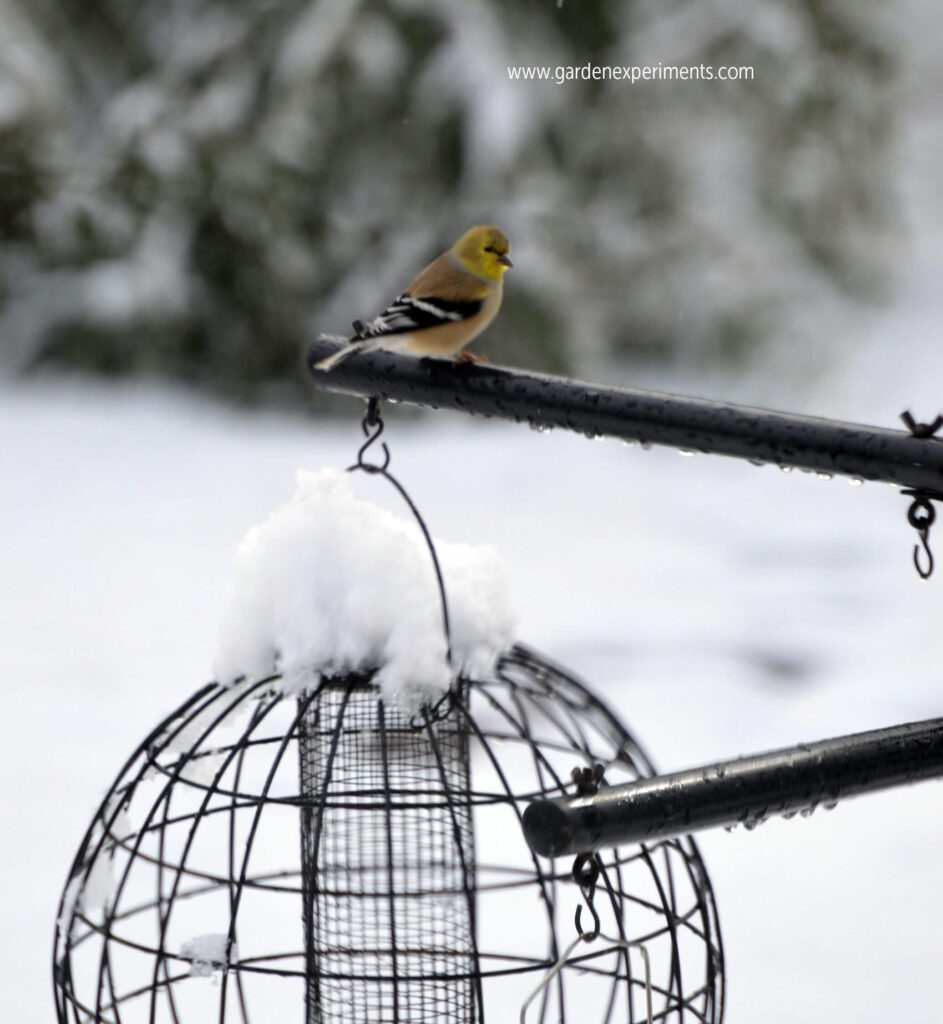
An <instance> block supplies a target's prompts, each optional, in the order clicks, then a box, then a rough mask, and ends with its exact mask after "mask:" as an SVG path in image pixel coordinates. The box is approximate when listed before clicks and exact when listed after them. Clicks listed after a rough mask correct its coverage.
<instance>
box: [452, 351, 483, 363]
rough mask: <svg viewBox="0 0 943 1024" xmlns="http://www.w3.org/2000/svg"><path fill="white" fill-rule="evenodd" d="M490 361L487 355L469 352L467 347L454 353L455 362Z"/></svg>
mask: <svg viewBox="0 0 943 1024" xmlns="http://www.w3.org/2000/svg"><path fill="white" fill-rule="evenodd" d="M490 361H491V360H490V359H488V357H487V356H480V355H478V354H477V353H475V352H469V351H468V349H467V348H463V349H462V350H461V351H460V352H456V353H455V362H456V363H488V362H490Z"/></svg>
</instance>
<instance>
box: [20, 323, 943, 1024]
mask: <svg viewBox="0 0 943 1024" xmlns="http://www.w3.org/2000/svg"><path fill="white" fill-rule="evenodd" d="M902 338H903V336H902ZM913 351H914V353H915V355H916V353H917V352H922V355H921V359H920V360H918V359H916V358H914V360H913V363H912V364H911V370H910V372H909V373H907V374H904V373H903V372H901V373H900V376H899V379H897V380H895V383H894V387H895V390H894V392H893V393H890V390H888V393H886V394H885V395H884V400H883V401H879V402H877V403H876V404H875V405H874V406H873V407H872V409H871V411H872V413H873V415H871V414H869V399H870V397H871V396H870V395H868V396H867V398H866V399H862V400H861V401H859V402H858V403H857V405H856V403H855V402H854V400H853V396H854V393H855V392H854V390H853V389H851V388H849V389H848V392H847V397H846V398H845V399H843V400H841V401H840V403H839V404H840V405H841V406H842V407H841V408H839V409H838V410H833V409H832V408H828V407H825V406H822V407H820V409H821V411H823V412H832V411H838V412H840V413H842V414H845V415H854V414H857V415H858V416H860V417H861V418H872V419H874V420H877V421H880V422H883V423H890V422H891V415H890V414H891V411H892V410H893V411H894V412H896V411H898V410H899V408H900V407H902V406H903V405H904V404H907V403H908V402H912V404H913V405H914V407H915V411H918V412H921V413H928V412H929V411H931V406H930V404H929V403H931V402H933V401H934V400H938V395H937V397H936V399H934V397H933V388H932V386H931V384H930V383H928V382H927V378H926V373H925V371H926V358H930V356H929V352H928V347H927V346H925V345H923V344H916V343H915V348H914V350H913ZM899 356H900V352H899V353H898V355H897V356H895V357H894V359H893V360H889V361H888V366H887V367H885V368H884V371H885V372H887V373H889V372H890V368H891V366H890V363H891V362H892V361H893V362H894V364H895V365H900V364H899V362H898V359H899ZM869 358H872V359H878V358H879V356H878V355H877V354H874V353H872V356H871V357H869ZM873 372H874V369H873V367H871V366H869V369H868V373H867V378H868V379H869V380H870V379H871V374H872V373H873ZM935 379H936V380H937V381H938V380H940V379H941V377H940V375H939V373H937V374H936V376H935ZM931 383H932V382H931ZM865 386H866V380H865V378H864V377H863V376H862V377H861V388H862V392H861V393H863V394H866V390H865ZM921 399H922V400H923V402H924V403H928V404H924V405H921V404H920V401H921ZM397 413H399V410H393V411H392V412H391V413H390V415H389V416H388V429H387V435H386V439H387V440H388V441H389V443H390V445H391V448H392V452H393V467H392V468H393V469H394V470H395V472H396V473H397V474H398V475H399V476H400V478H401V479H402V481H403V482H404V483H405V485H406V486H407V487H408V488H409V489H410V491H411V492H412V494H413V497H414V498H415V499H416V501H417V502H418V504H419V506H420V508H421V509H422V511H423V512H424V514H425V515H426V517H427V520H428V522H429V524H430V528H431V529H432V530H433V532H435V533H436V535H437V536H440V537H442V538H444V539H448V540H454V541H463V542H470V543H476V544H477V543H490V544H493V545H495V546H496V547H497V548H498V550H499V551H500V552H501V553H502V554H503V556H504V558H505V560H506V563H507V566H508V571H509V576H510V584H511V590H512V599H513V603H514V606H515V610H516V612H517V614H518V617H519V622H520V629H519V635H520V637H521V638H522V639H524V640H525V641H527V642H528V643H530V644H533V645H534V646H536V647H537V648H539V649H541V650H543V651H544V652H545V653H547V654H548V655H550V656H552V657H553V658H554V659H555V660H558V661H560V662H562V663H563V664H565V665H567V666H568V667H570V668H571V669H572V670H574V671H575V672H577V673H578V674H580V675H582V676H583V677H584V678H585V679H586V680H587V681H588V682H589V683H590V684H591V685H592V686H594V687H595V688H596V689H597V691H598V692H599V693H601V694H602V695H604V696H605V697H606V698H607V699H608V700H609V701H610V702H611V703H612V704H613V705H614V707H615V708H617V709H618V712H619V713H620V714H621V716H622V717H623V719H624V720H625V721H626V722H627V723H628V724H629V726H630V728H632V730H633V731H634V732H635V733H636V735H637V736H638V737H639V738H640V739H641V741H642V742H643V744H644V745H645V746H646V747H647V749H648V750H649V751H650V752H651V754H652V756H653V758H654V759H655V761H656V764H657V765H658V766H659V768H660V769H662V770H668V769H674V768H680V767H683V766H685V765H690V764H695V763H698V762H701V761H704V760H707V759H713V758H720V757H726V756H733V755H736V754H738V753H747V752H750V751H756V750H762V749H768V748H772V747H776V746H780V745H785V744H789V743H793V742H797V741H800V740H806V739H815V738H819V737H824V736H829V735H835V734H840V733H844V732H851V731H855V730H859V729H867V728H871V727H878V726H881V725H886V724H891V723H895V722H899V721H907V720H917V719H920V718H927V717H933V716H935V715H938V714H939V713H940V699H939V692H940V656H939V612H940V608H941V604H943V599H941V596H940V595H941V591H940V587H941V586H943V582H941V578H940V577H939V576H937V577H935V578H934V579H933V580H932V581H931V582H929V583H924V582H922V581H920V580H919V579H918V578H917V577H916V575H915V573H914V571H913V568H912V566H911V565H910V550H911V545H912V543H913V538H912V537H911V535H910V533H909V531H908V529H907V527H906V523H905V520H904V513H905V510H906V503H905V500H904V499H903V498H902V497H901V496H900V495H899V494H897V493H896V492H895V491H894V490H893V489H892V488H890V487H886V486H882V485H874V484H870V485H866V486H863V487H853V486H850V485H849V483H848V482H847V481H844V480H840V479H836V480H832V481H829V482H824V481H822V480H819V479H816V478H814V477H812V476H808V475H803V474H800V473H792V474H788V475H787V474H784V473H781V472H779V471H777V470H776V469H773V468H769V467H767V468H763V469H758V468H754V467H751V466H748V465H746V464H741V463H739V462H735V461H732V460H726V459H715V458H708V457H704V456H698V457H695V458H681V457H679V455H678V454H677V453H675V452H673V451H670V450H658V449H654V450H652V451H647V452H646V451H642V450H640V449H638V448H626V447H624V446H622V445H621V444H619V443H616V442H600V443H591V442H589V441H586V440H585V439H583V438H580V437H574V436H568V435H565V434H563V433H552V434H549V435H539V434H536V433H533V432H531V431H528V430H526V429H520V428H515V427H513V426H510V425H504V424H496V423H491V422H486V421H474V422H471V421H466V420H463V419H460V418H459V417H456V416H452V415H438V416H428V417H424V418H422V419H420V420H416V419H410V418H407V417H404V416H402V415H401V414H400V415H397ZM0 439H2V450H3V472H2V476H0V566H2V568H3V588H2V591H0V672H2V676H3V680H4V685H5V688H6V691H7V693H8V695H9V697H8V703H7V713H6V715H4V716H3V717H2V719H0V751H2V753H0V757H2V761H0V769H2V778H3V788H4V792H3V805H2V816H3V818H2V820H3V823H4V829H3V831H4V836H5V843H4V855H3V864H4V870H3V872H2V875H0V879H2V880H0V886H2V890H3V892H2V897H0V899H2V906H3V908H4V929H3V936H4V938H3V946H2V957H0V960H2V963H3V965H4V967H3V973H4V976H5V980H4V997H3V1002H4V1006H5V1011H4V1016H5V1017H6V1016H7V1014H9V1019H11V1020H17V1021H20V1022H23V1024H29V1022H33V1021H35V1022H40V1021H43V1020H48V1019H49V1015H50V1013H51V1012H52V1007H51V1005H50V1003H49V998H50V997H49V994H48V993H49V964H48V953H49V947H50V940H51V932H52V926H53V920H54V916H55V903H56V899H57V896H58V893H59V891H60V889H61V886H62V885H63V883H64V881H65V875H66V871H67V869H68V865H69V862H70V860H71V857H72V856H73V854H74V851H75V849H76V846H77V844H78V842H79V839H80V838H81V835H82V833H83V831H84V828H85V827H86V825H87V823H88V821H89V819H90V817H91V814H92V812H93V810H94V808H95V806H96V803H97V801H98V799H99V798H100V796H101V794H102V792H103V790H104V788H105V787H106V785H107V784H108V783H109V782H110V780H111V779H112V778H113V776H114V775H115V774H116V772H117V770H118V768H119V767H120V764H121V763H122V761H123V758H124V757H125V756H126V755H127V754H129V753H130V752H131V750H132V749H133V748H134V747H135V746H136V744H137V743H138V742H139V741H140V739H141V738H142V737H143V736H144V734H145V732H146V730H148V729H149V728H150V727H151V726H152V725H153V724H154V723H155V722H156V721H157V720H158V718H159V717H161V716H162V715H164V714H165V713H166V712H168V711H169V710H171V709H172V708H173V707H175V706H176V705H178V704H179V703H181V702H182V701H183V700H184V698H186V697H187V696H188V695H189V694H190V693H191V692H192V691H193V690H195V689H196V688H197V687H198V686H199V685H200V684H202V683H203V682H205V681H206V679H207V678H208V677H209V664H210V660H211V658H212V655H213V651H214V648H215V645H216V636H217V631H218V628H219V623H220V619H221V615H222V611H223V606H224V603H225V594H226V590H227V587H228V583H229V579H230V574H231V562H232V554H233V551H234V549H235V547H236V545H237V544H238V542H239V540H240V539H241V538H242V536H243V535H244V533H245V531H246V529H247V528H248V527H249V526H250V525H251V524H253V523H256V522H259V521H261V520H263V519H264V518H265V517H266V516H267V514H268V513H269V512H271V511H272V510H273V509H274V508H275V507H277V506H279V505H281V504H283V503H284V502H285V501H286V500H287V498H288V497H289V496H290V494H291V492H292V490H293V487H294V473H295V470H296V469H298V468H299V467H306V468H311V469H316V468H319V467H322V466H334V467H343V466H346V465H348V464H349V462H350V461H351V458H352V456H353V454H354V453H355V451H356V445H357V444H358V443H359V431H358V427H357V425H356V424H355V423H354V422H353V421H349V422H344V423H332V424H325V423H321V422H311V421H305V420H303V419H300V418H294V417H291V416H286V415H279V414H277V413H272V412H268V413H261V412H260V413H250V414H246V413H240V412H236V411H233V410H230V409H225V408H221V407H218V406H211V405H207V404H205V403H202V402H200V401H199V400H197V399H195V398H192V397H190V396H187V395H184V394H181V393H179V392H170V391H164V390H156V389H150V388H144V387H141V386H131V387H110V388H109V387H103V386H95V385H79V384H74V383H73V384H69V383H65V382H60V383H54V384H50V383H47V384H45V385H43V386H40V385H22V384H21V385H19V386H17V387H15V388H13V387H10V388H7V389H6V390H4V391H3V392H2V393H0ZM357 488H358V492H359V493H362V494H364V495H366V496H369V497H370V498H372V499H374V500H377V501H379V502H380V503H382V504H387V505H388V506H389V507H390V508H393V509H396V499H395V496H391V495H390V494H388V493H387V488H385V487H384V485H383V484H382V482H380V481H377V480H367V479H360V480H358V481H357ZM396 510H397V512H399V509H396ZM941 543H943V535H941ZM940 794H941V790H940V788H939V786H938V785H937V784H935V783H927V784H924V785H922V786H919V787H916V788H913V789H911V790H904V791H895V792H891V793H888V794H885V795H881V796H872V797H867V798H862V799H860V800H858V801H857V802H856V801H849V802H848V803H846V804H842V805H841V806H840V807H839V808H838V809H837V810H834V811H832V812H831V813H825V812H819V813H817V814H816V815H814V817H813V818H812V819H811V820H808V821H807V820H801V819H795V820H793V821H790V822H785V821H781V820H776V821H773V822H770V823H768V824H767V825H766V826H765V827H763V828H761V829H758V830H756V831H754V832H752V833H746V832H744V831H742V830H741V831H737V832H734V833H732V834H728V833H725V832H720V833H718V834H709V835H705V836H704V838H703V840H702V849H703V851H704V854H705V857H706V859H707V863H708V867H709V869H710V870H711V872H712V876H713V880H714V883H715V887H716V893H717V897H718V901H719V906H720V913H721V921H722V925H723V929H724V937H725V942H726V948H727V955H728V969H729V985H730V988H729V995H730V1002H729V1015H728V1021H729V1022H731V1024H748V1022H752V1021H756V1020H763V1021H764V1022H767V1024H776V1022H786V1021H790V1022H792V1021H794V1020H796V1019H810V1020H811V1019H814V1020H829V1021H831V1022H835V1024H841V1022H848V1024H851V1022H852V1021H854V1022H855V1024H862V1022H870V1021H875V1022H877V1021H884V1020H888V1019H903V1020H907V1021H908V1022H914V1024H917V1022H925V1024H931V1022H935V1021H936V1020H938V1010H937V1008H936V1000H935V995H936V960H937V943H936V941H935V939H936V922H937V920H938V919H939V917H940V914H941V913H943V901H941V898H940V896H939V886H938V884H937V865H938V861H939V834H940V827H941V824H943V811H941V808H940Z"/></svg>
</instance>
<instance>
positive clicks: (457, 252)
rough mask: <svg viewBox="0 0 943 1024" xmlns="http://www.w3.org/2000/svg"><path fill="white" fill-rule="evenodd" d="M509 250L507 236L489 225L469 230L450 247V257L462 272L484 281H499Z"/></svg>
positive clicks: (510, 263)
mask: <svg viewBox="0 0 943 1024" xmlns="http://www.w3.org/2000/svg"><path fill="white" fill-rule="evenodd" d="M510 248H511V246H510V243H509V242H508V236H507V235H506V234H505V233H504V232H503V231H502V230H501V229H500V228H496V227H493V226H491V225H490V224H479V225H478V226H477V227H474V228H470V229H469V230H468V231H466V232H465V234H464V235H462V237H461V238H460V239H459V240H458V241H457V242H456V243H455V245H453V246H452V255H453V256H454V257H455V259H456V260H458V262H459V264H460V265H461V266H462V268H463V269H464V270H467V271H468V272H469V273H470V274H474V275H475V277H480V278H483V279H484V280H486V281H500V280H501V277H502V275H503V274H504V272H505V270H507V269H508V267H513V266H514V264H513V263H512V262H511V260H510V257H509V256H508V251H509V249H510Z"/></svg>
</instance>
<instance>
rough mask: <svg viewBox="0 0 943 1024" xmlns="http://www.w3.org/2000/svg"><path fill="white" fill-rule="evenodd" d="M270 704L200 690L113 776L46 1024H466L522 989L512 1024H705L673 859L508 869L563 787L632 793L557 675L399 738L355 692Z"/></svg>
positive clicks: (517, 651) (471, 689)
mask: <svg viewBox="0 0 943 1024" xmlns="http://www.w3.org/2000/svg"><path fill="white" fill-rule="evenodd" d="M280 686H281V680H280V679H279V678H278V677H273V678H271V679H268V680H263V681H260V682H256V683H253V684H251V685H250V684H247V683H243V684H239V685H237V686H234V687H231V688H225V687H222V686H219V685H216V684H211V685H209V686H207V687H205V688H204V689H202V690H200V691H199V692H198V693H197V694H195V695H194V696H193V697H192V698H191V699H190V700H189V701H187V702H186V703H185V704H184V705H183V706H182V707H181V708H180V709H179V710H178V711H177V712H175V713H174V714H172V715H171V716H170V717H169V718H168V719H167V720H166V721H165V722H163V723H162V724H161V725H160V726H159V727H158V728H157V729H156V730H154V732H153V733H152V734H151V735H150V736H149V737H147V739H146V740H145V741H144V742H143V743H142V744H141V746H140V747H139V748H138V750H137V751H136V752H135V753H134V754H133V755H132V756H131V757H130V758H129V760H128V761H127V763H126V764H125V766H124V768H123V769H122V771H121V772H120V774H119V776H118V778H117V779H116V781H115V783H114V785H113V786H112V788H111V790H110V791H109V793H108V794H107V796H106V798H105V800H104V801H103V803H102V805H101V807H100V809H99V811H98V813H97V814H96V815H95V818H94V820H93V822H92V824H91V826H90V828H89V830H88V832H87V834H86V836H85V839H84V841H83V843H82V844H81V847H80V849H79V852H78V854H77V856H76V858H75V861H74V864H73V867H72V870H71V872H70V876H69V880H68V883H67V885H66V887H65V891H64V893H63V897H62V901H61V905H60V913H59V924H58V928H57V932H56V946H55V962H54V981H55V994H56V1005H57V1013H58V1020H59V1022H60V1024H80V1022H81V1024H85V1022H87V1021H94V1022H102V1024H136V1022H147V1024H192V1022H199V1024H207V1022H219V1024H225V1022H239V1024H249V1022H255V1024H258V1022H265V1021H271V1020H278V1021H279V1022H280V1024H292V1022H299V1024H302V1022H303V1024H315V1022H316V1024H335V1022H336V1024H340V1022H344V1024H347V1022H349V1024H426V1022H428V1024H432V1022H435V1024H443V1022H445V1024H452V1022H454V1024H458V1022H462V1024H484V1022H486V1021H495V1022H497V1021H507V1020H515V1019H518V1015H519V1014H520V1013H521V1010H522V1007H523V1006H524V1004H525V1002H526V1001H527V1000H528V999H529V998H530V997H531V996H532V994H533V993H534V992H535V990H538V992H539V994H538V995H536V996H535V997H534V998H533V999H532V1001H531V1002H530V1004H529V1006H528V1007H527V1021H528V1022H532V1021H539V1022H544V1024H548V1022H551V1021H553V1022H557V1021H560V1022H563V1024H566V1022H567V1021H572V1022H576V1021H579V1022H580V1024H593V1022H596V1021H598V1022H601V1024H602V1022H606V1024H608V1022H612V1024H616V1022H620V1024H621V1022H633V1021H644V1020H647V1019H648V1013H647V1007H646V996H647V995H650V996H651V999H652V1006H653V1019H654V1020H665V1021H672V1022H675V1024H694V1022H705V1024H707V1022H711V1024H718V1022H719V1021H720V1020H721V1019H722V1013H723V995H724V971H723V951H722V946H721V939H720V933H719V929H718V922H717V914H716V909H715V905H714V899H713V895H712V891H711V886H710V881H709V879H708V876H707V873H706V871H705V869H704V865H703V863H702V862H701V858H700V856H699V854H698V851H697V848H696V846H695V845H694V843H693V841H691V840H690V839H669V840H665V841H658V842H653V843H650V844H644V845H629V846H613V847H610V848H608V849H605V850H602V851H600V852H599V853H598V854H597V855H595V857H593V858H591V859H590V860H585V859H584V861H583V865H582V871H583V875H581V882H580V884H577V883H576V882H575V881H574V877H573V872H572V871H571V870H570V866H569V865H565V864H558V863H557V862H554V861H552V860H543V859H542V858H540V857H538V856H537V855H535V854H534V853H533V852H532V851H531V850H530V849H529V847H528V846H527V843H526V841H525V839H524V836H523V832H522V828H521V818H522V815H523V812H524V809H525V808H526V806H527V805H528V804H529V803H530V802H531V801H533V800H535V799H540V798H542V797H559V796H562V795H564V794H566V793H568V792H571V791H572V790H573V784H572V782H571V775H572V773H573V770H574V768H577V769H579V772H578V773H577V774H578V777H580V778H584V779H585V778H589V777H592V778H596V777H597V776H598V777H602V776H603V775H604V778H605V781H606V782H608V783H612V784H618V783H620V782H628V781H632V780H634V779H638V778H642V777H647V776H649V775H651V774H652V768H651V765H650V764H649V762H648V760H647V759H646V758H645V756H644V754H643V753H642V752H641V751H640V750H639V748H638V746H637V745H636V744H635V742H634V741H633V740H632V738H631V736H630V735H629V734H628V733H627V732H626V731H625V729H624V728H623V727H622V726H621V725H620V724H619V722H618V721H617V720H616V719H615V718H614V717H613V716H612V714H611V713H610V712H609V711H608V710H607V709H606V708H605V707H604V705H602V704H601V703H600V702H599V701H598V700H596V699H595V698H594V697H593V696H592V695H591V694H590V693H589V692H588V691H587V690H586V689H585V688H584V687H583V686H582V685H581V684H580V683H578V682H577V681H576V680H575V679H573V678H572V677H571V676H570V675H568V674H567V673H566V672H564V671H562V670H561V669H559V668H557V667H556V666H554V665H552V664H550V663H549V662H547V661H545V660H544V659H543V658H541V657H540V656H539V655H537V654H535V653H534V652H532V651H529V650H527V649H524V648H521V647H516V648H514V649H513V650H511V651H510V652H508V653H507V654H506V655H505V656H504V657H502V658H501V659H500V661H499V663H498V665H497V666H496V668H495V670H494V672H493V673H491V674H489V675H487V676H486V677H484V678H477V679H465V680H462V681H461V685H460V686H459V687H458V688H457V689H454V690H453V691H451V693H450V694H449V695H448V697H447V699H445V700H444V701H443V702H442V703H441V704H440V705H438V706H437V707H436V708H435V709H432V708H426V709H425V710H423V711H422V712H420V713H419V714H417V715H415V716H412V717H410V716H408V715H406V714H405V713H404V712H403V711H401V710H399V709H396V708H393V707H392V706H390V705H388V703H387V702H385V701H384V700H383V699H382V698H381V695H380V694H379V692H378V691H377V690H376V689H375V688H374V687H373V685H372V683H371V679H370V676H369V675H366V676H365V675H359V676H349V677H343V678H335V679H320V680H317V679H313V680H312V687H311V689H310V690H307V691H305V692H303V693H297V692H294V693H283V692H282V691H281V689H280ZM596 765H601V766H602V768H601V769H597V768H596V767H595V766H596ZM587 873H589V874H590V875H592V877H593V884H592V885H591V886H590V885H588V879H587V878H586V877H585V876H586V874H587ZM587 896H588V897H589V902H587ZM577 911H580V912H581V913H582V915H583V917H582V921H583V925H579V918H578V917H577ZM575 918H576V921H575ZM594 920H595V921H596V930H598V937H597V938H595V939H594V940H593V941H585V942H580V943H578V944H577V946H576V948H575V949H573V950H572V952H571V954H570V956H569V958H567V959H566V961H565V963H563V965H562V966H560V968H559V969H558V970H555V971H554V970H553V969H554V968H555V967H556V966H557V965H558V960H559V959H560V958H561V954H563V953H565V952H566V950H567V948H568V947H569V946H570V945H571V943H572V940H573V939H574V938H576V936H577V933H578V931H583V932H586V931H587V927H588V925H589V924H590V923H591V922H592V921H594ZM606 936H609V938H606ZM639 943H640V944H642V946H643V947H644V948H643V950H641V951H640V950H639V948H638V945H637V944H639ZM633 944H636V945H633ZM643 953H644V959H645V960H647V961H648V966H650V971H651V986H650V990H647V989H646V985H645V977H646V975H645V967H646V964H645V963H643V955H642V954H643ZM542 982H546V983H545V984H543V985H542V986H541V983H542Z"/></svg>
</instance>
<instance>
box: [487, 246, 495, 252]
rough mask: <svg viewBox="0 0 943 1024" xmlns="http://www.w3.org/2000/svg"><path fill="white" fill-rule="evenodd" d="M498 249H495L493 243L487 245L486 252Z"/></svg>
mask: <svg viewBox="0 0 943 1024" xmlns="http://www.w3.org/2000/svg"><path fill="white" fill-rule="evenodd" d="M497 251H498V250H497V249H495V247H494V246H493V245H486V246H485V252H497Z"/></svg>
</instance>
